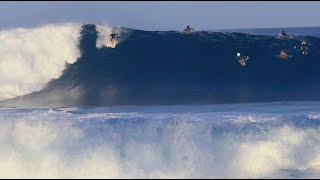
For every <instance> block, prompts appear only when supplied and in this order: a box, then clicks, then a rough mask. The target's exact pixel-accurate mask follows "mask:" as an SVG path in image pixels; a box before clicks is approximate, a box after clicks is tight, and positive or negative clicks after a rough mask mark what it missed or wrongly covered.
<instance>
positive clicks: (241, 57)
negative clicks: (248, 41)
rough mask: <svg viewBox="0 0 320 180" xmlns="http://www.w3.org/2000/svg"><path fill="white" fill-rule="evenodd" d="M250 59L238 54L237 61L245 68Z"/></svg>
mask: <svg viewBox="0 0 320 180" xmlns="http://www.w3.org/2000/svg"><path fill="white" fill-rule="evenodd" d="M248 59H249V57H248V56H244V57H243V56H241V54H240V53H237V60H238V61H239V63H240V64H241V65H242V66H245V65H246V61H247V60H248Z"/></svg>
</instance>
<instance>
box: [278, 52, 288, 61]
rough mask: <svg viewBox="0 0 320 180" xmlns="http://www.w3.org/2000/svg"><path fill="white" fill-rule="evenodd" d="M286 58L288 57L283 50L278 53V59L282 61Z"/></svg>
mask: <svg viewBox="0 0 320 180" xmlns="http://www.w3.org/2000/svg"><path fill="white" fill-rule="evenodd" d="M287 57H288V55H287V53H286V52H284V50H281V52H280V58H282V59H287Z"/></svg>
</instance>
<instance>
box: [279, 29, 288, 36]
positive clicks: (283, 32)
mask: <svg viewBox="0 0 320 180" xmlns="http://www.w3.org/2000/svg"><path fill="white" fill-rule="evenodd" d="M280 34H281V35H282V36H284V37H286V36H288V34H287V33H286V31H285V30H284V29H283V30H282V32H281V33H280Z"/></svg>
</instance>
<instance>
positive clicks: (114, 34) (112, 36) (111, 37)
mask: <svg viewBox="0 0 320 180" xmlns="http://www.w3.org/2000/svg"><path fill="white" fill-rule="evenodd" d="M118 36H119V35H118V33H112V34H110V36H109V37H110V41H111V42H113V41H114V40H116V41H117V40H118Z"/></svg>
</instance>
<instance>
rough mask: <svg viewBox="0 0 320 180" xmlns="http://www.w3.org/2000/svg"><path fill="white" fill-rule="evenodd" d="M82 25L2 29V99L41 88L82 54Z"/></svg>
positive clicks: (0, 48) (0, 35) (0, 47)
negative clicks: (80, 36) (80, 38)
mask: <svg viewBox="0 0 320 180" xmlns="http://www.w3.org/2000/svg"><path fill="white" fill-rule="evenodd" d="M80 30H81V26H80V25H79V24H74V23H69V24H51V25H44V26H41V27H35V28H16V29H8V30H1V31H0V100H4V99H9V98H14V97H17V96H21V95H25V94H29V93H32V92H34V91H39V90H41V89H43V88H44V85H45V84H46V83H48V82H49V81H50V80H52V79H57V78H59V77H60V76H61V74H62V71H63V69H64V68H65V64H66V63H70V64H72V63H74V62H75V61H76V60H77V58H79V57H80V51H79V48H78V46H79V35H80V34H79V33H80Z"/></svg>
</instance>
